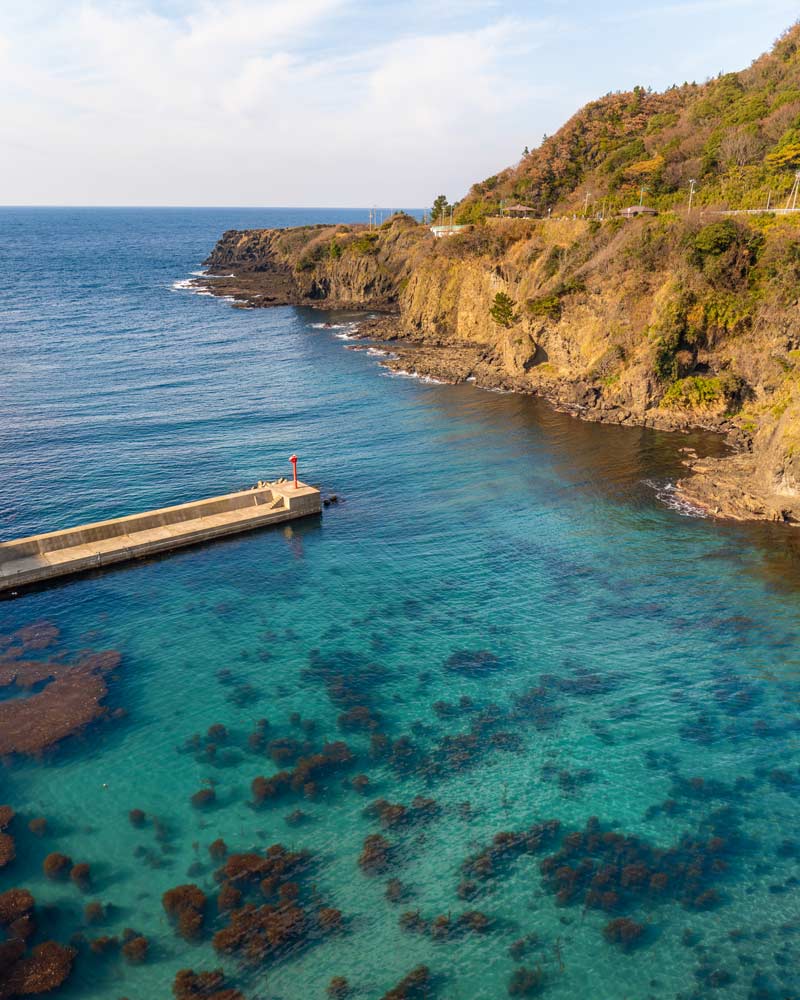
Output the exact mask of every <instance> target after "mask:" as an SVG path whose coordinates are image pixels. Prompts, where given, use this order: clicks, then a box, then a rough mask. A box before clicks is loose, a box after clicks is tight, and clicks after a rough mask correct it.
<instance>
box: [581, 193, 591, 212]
mask: <svg viewBox="0 0 800 1000" xmlns="http://www.w3.org/2000/svg"><path fill="white" fill-rule="evenodd" d="M591 196H592V192H591V191H587V192H586V197H585V198H584V199H583V217H584V219H585V218H586V213H587V212H588V211H589V199H590V198H591Z"/></svg>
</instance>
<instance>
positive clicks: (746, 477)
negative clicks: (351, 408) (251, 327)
mask: <svg viewBox="0 0 800 1000" xmlns="http://www.w3.org/2000/svg"><path fill="white" fill-rule="evenodd" d="M798 41H800V28H798V27H795V28H793V29H792V30H791V31H790V32H789V33H787V34H786V35H785V36H784V37H783V38H782V39H781V40H780V41H779V42H778V44H777V46H776V48H775V50H774V51H773V52H772V53H770V54H769V55H768V56H764V57H762V58H761V59H759V60H758V61H757V62H756V63H755V64H754V65H753V66H752V67H751V68H750V69H749V70H747V71H745V72H744V73H741V74H735V75H732V76H729V77H721V78H720V79H719V80H715V81H712V82H711V83H709V84H706V85H703V86H699V87H698V86H694V85H691V86H687V87H682V88H677V89H675V90H671V91H668V92H667V93H666V94H663V95H652V94H646V93H644V92H641V91H640V92H637V93H635V94H633V95H612V96H611V97H608V98H604V99H603V100H602V101H599V102H596V103H595V104H592V105H589V106H588V107H587V108H585V109H584V110H583V111H581V112H580V113H579V114H578V115H576V116H575V117H574V118H573V119H572V120H571V121H570V122H569V123H568V124H567V125H566V126H565V127H564V129H562V130H561V131H560V132H559V133H558V134H557V135H556V136H554V137H553V138H552V139H551V140H548V141H547V142H546V143H544V144H543V146H542V147H541V149H539V150H537V151H535V152H534V153H533V154H531V155H530V157H527V158H526V159H525V161H524V162H523V163H522V164H520V165H519V166H518V167H517V168H514V169H513V170H509V171H506V172H505V173H503V174H501V175H498V178H497V179H495V180H492V185H493V187H492V192H493V196H494V195H495V194H500V193H503V194H504V195H505V196H507V197H513V198H514V199H515V200H516V199H517V198H518V197H519V196H520V194H521V193H522V192H521V189H520V188H519V187H518V185H520V184H523V183H524V184H528V185H529V186H528V187H527V188H525V191H524V195H523V196H524V197H525V199H526V201H527V202H535V203H536V204H538V205H539V207H540V209H542V210H544V208H545V206H546V207H548V208H554V211H553V215H552V218H543V219H540V220H535V219H531V220H522V219H520V220H513V219H503V218H496V217H491V215H490V214H488V213H490V211H491V203H490V202H488V201H487V200H486V195H485V194H483V193H481V192H482V191H483V190H484V189H485V185H486V183H487V182H484V185H476V187H475V188H473V190H472V192H471V193H470V195H469V196H468V197H467V199H465V201H464V202H462V204H461V206H460V213H461V217H462V218H464V217H467V216H468V215H469V214H470V213H472V215H473V216H474V218H475V219H476V220H478V221H476V222H474V223H472V224H470V225H468V226H467V228H465V229H463V230H462V231H460V232H459V233H457V234H456V235H452V236H449V237H447V238H444V239H435V238H434V236H433V235H432V233H431V232H430V230H429V229H428V228H427V227H425V226H422V225H420V224H418V223H417V222H415V220H413V219H411V218H410V217H408V216H404V215H398V216H394V217H392V218H391V219H390V220H388V221H387V222H386V223H384V224H383V226H381V227H380V228H378V229H376V230H369V229H367V228H366V227H363V226H315V227H303V228H298V229H292V230H272V231H270V230H254V231H249V232H241V233H240V232H235V231H233V232H229V233H226V234H225V235H224V236H223V238H222V239H221V240H220V242H219V243H218V245H217V247H216V248H215V249H214V252H213V253H212V255H211V256H210V257H209V259H208V261H207V262H206V263H207V265H208V266H209V269H210V271H211V273H212V274H215V275H219V276H221V275H230V274H231V273H233V275H234V276H233V277H217V278H215V279H214V280H212V281H208V282H206V285H207V287H208V288H209V289H210V290H212V291H214V292H215V293H216V294H224V295H231V296H233V297H234V298H235V299H237V300H239V303H240V304H244V305H249V306H263V305H278V304H282V303H295V304H306V305H319V306H325V307H331V306H337V307H341V306H344V307H348V308H364V309H376V308H378V309H381V310H383V311H385V312H387V313H389V314H390V315H389V316H388V317H387V318H385V319H383V320H381V321H379V322H377V323H371V324H369V332H370V333H371V334H372V335H373V336H375V337H377V338H384V339H395V340H397V339H402V344H400V345H399V346H398V348H397V352H398V355H399V357H398V359H397V360H396V361H393V362H390V364H393V365H394V366H395V367H403V368H405V369H410V370H417V371H419V372H420V373H429V374H434V375H439V376H441V377H444V378H447V379H450V380H456V381H457V380H462V379H466V378H472V379H475V380H476V381H477V382H478V383H479V384H481V385H486V386H497V387H504V388H507V389H512V390H515V391H521V392H531V393H536V394H539V395H542V396H544V397H546V398H548V399H550V400H551V401H553V402H554V403H556V404H557V405H559V406H561V407H563V408H566V409H568V410H570V412H573V413H575V414H576V415H577V416H580V417H581V418H583V419H589V420H602V421H606V422H613V423H621V424H640V425H645V426H651V427H659V428H664V429H669V430H682V429H686V428H689V427H703V428H708V429H711V430H715V431H719V432H721V433H725V434H727V435H728V436H729V439H730V441H731V442H732V443H733V444H734V445H735V447H736V449H737V451H736V453H735V454H734V455H732V456H730V457H729V458H726V459H722V460H718V461H714V462H712V461H710V460H709V461H699V460H695V461H693V462H692V466H693V471H694V475H692V476H691V477H690V478H689V479H687V481H686V482H685V483H684V484H683V486H682V488H683V492H684V494H685V495H686V496H687V497H688V498H690V499H692V500H694V501H695V502H696V503H698V504H700V505H702V506H703V507H705V508H706V509H708V510H710V511H712V512H714V513H719V514H721V515H726V516H730V517H739V518H750V517H755V518H767V519H772V520H782V521H787V522H791V523H800V326H798V305H800V217H798V215H775V214H773V213H766V212H762V213H758V214H753V215H739V216H724V215H720V214H718V213H717V212H715V211H714V210H712V209H711V208H710V207H709V204H710V203H714V204H719V203H721V202H722V201H724V200H725V199H724V198H723V194H724V193H725V192H727V194H728V195H731V193H732V192H733V191H734V188H735V185H736V184H739V189H738V190H741V191H743V192H745V194H743V195H742V199H743V201H744V202H745V203H746V200H747V199H748V198H750V197H756V195H755V194H753V192H758V191H759V190H762V188H763V187H764V186H765V185H767V186H768V185H772V186H773V187H772V190H773V191H776V192H777V191H781V192H782V193H783V194H784V195H785V193H786V191H787V190H788V188H789V187H790V186H791V183H792V181H793V178H794V174H795V168H796V166H797V165H798V164H800V140H798V142H797V143H796V149H793V140H792V136H793V135H795V134H797V135H800V132H797V133H795V132H794V131H793V130H794V129H800V86H799V87H798V89H797V90H793V89H792V86H793V81H795V80H798V79H799V76H798V74H799V73H800V70H799V69H798V66H799V65H800V54H798ZM753 102H755V105H757V107H758V108H759V109H760V111H759V112H758V115H756V116H755V117H753V115H754V114H755V112H753V111H752V107H753V106H755V105H754V104H753ZM634 105H635V106H634ZM747 108H750V109H751V111H749V112H746V109H747ZM614 109H616V111H615V110H614ZM626 109H627V110H626ZM748 115H749V116H750V117H748ZM745 118H746V120H745ZM654 123H655V125H654ZM743 129H744V130H745V133H746V134H747V135H749V136H751V138H752V139H753V143H754V145H753V147H752V148H753V149H756V148H757V149H758V154H757V156H756V154H755V153H752V154H749V155H752V157H753V158H754V161H753V162H752V163H743V164H739V165H735V166H733V165H730V164H729V163H727V161H726V159H725V157H726V156H727V155H728V154H727V152H723V151H726V150H730V149H731V148H733V145H734V141H733V140H734V138H735V137H741V135H743V134H745V133H743V132H742V130H743ZM712 140H713V143H712ZM636 143H640V144H641V145H637V146H636V148H637V149H639V150H640V153H641V150H642V149H644V153H641V156H642V158H641V159H640V160H638V161H631V162H633V163H637V164H639V165H641V163H645V162H650V161H653V160H656V159H658V161H659V162H658V166H657V169H655V168H653V173H652V175H651V182H650V185H649V186H650V188H651V203H653V202H655V203H657V204H658V205H659V207H660V209H661V214H659V215H658V216H653V217H649V218H640V219H633V220H627V219H624V218H620V217H619V216H615V215H613V214H612V213H610V212H608V211H607V212H606V214H605V216H604V218H602V219H598V218H591V217H588V218H584V217H583V216H582V213H579V212H578V211H571V210H570V209H571V207H577V206H578V205H580V206H581V208H582V206H583V204H584V203H585V193H584V190H585V188H586V187H587V186H589V185H591V187H592V190H593V191H597V192H598V194H599V193H600V192H601V191H603V190H605V191H606V192H607V194H606V197H607V198H608V199H613V198H617V199H619V203H620V204H626V203H628V202H629V200H630V199H629V195H630V191H631V190H632V186H634V178H636V181H635V183H636V184H637V185H639V186H641V179H642V176H643V174H642V173H641V170H640V169H639V167H637V171H638V172H636V171H635V172H633V173H632V172H631V169H630V166H626V165H625V164H626V162H627V161H625V156H629V155H630V156H632V153H626V154H625V156H622V151H623V150H625V149H628V148H629V147H631V146H632V145H633V144H636ZM714 143H715V144H716V145H715V146H714V148H716V149H717V150H718V155H717V159H716V161H714V162H712V158H711V157H710V156H709V157H706V154H707V153H709V151H710V150H711V148H712V145H713V144H714ZM662 161H663V162H662ZM698 164H700V165H701V166H702V165H703V164H706V168H704V169H705V172H704V173H703V172H701V171H700V170H699V169H697V168H698ZM611 165H615V166H614V169H611ZM697 174H701V177H702V179H703V180H702V187H701V188H700V189H699V190H698V198H699V200H700V202H701V204H700V206H699V207H698V208H697V209H696V210H695V211H693V212H692V213H691V215H689V214H687V212H686V210H685V206H684V205H682V206H681V210H680V211H675V210H671V209H670V205H672V204H674V203H676V202H677V201H678V200H679V199H680V198H684V199H685V193H681V188H682V185H683V182H684V179H685V178H686V177H688V176H696V175H697ZM737 178H738V180H737ZM654 179H655V180H654ZM601 183H604V184H605V185H606V187H605V188H602V187H601ZM659 185H660V186H659ZM758 185H761V187H759V186H758ZM637 190H638V188H637ZM656 192H657V193H656ZM713 192H716V193H715V194H714V193H713ZM759 197H760V195H759ZM773 197H775V195H773ZM537 199H539V201H537ZM637 200H638V199H637ZM764 201H766V195H765V196H764ZM739 203H742V202H741V201H740V202H739ZM588 214H589V215H590V216H591V213H588ZM365 329H366V325H365Z"/></svg>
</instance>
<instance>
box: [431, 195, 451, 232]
mask: <svg viewBox="0 0 800 1000" xmlns="http://www.w3.org/2000/svg"><path fill="white" fill-rule="evenodd" d="M449 221H450V203H449V202H448V200H447V196H446V195H444V194H440V195H439V196H438V197H437V198H436V200H435V201H434V203H433V208H432V209H431V224H432V225H434V226H438V225H441V224H442V223H446V222H449Z"/></svg>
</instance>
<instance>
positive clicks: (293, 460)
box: [289, 455, 297, 489]
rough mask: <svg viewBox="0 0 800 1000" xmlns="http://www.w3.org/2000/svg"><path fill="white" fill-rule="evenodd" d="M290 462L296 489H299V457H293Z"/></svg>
mask: <svg viewBox="0 0 800 1000" xmlns="http://www.w3.org/2000/svg"><path fill="white" fill-rule="evenodd" d="M289 461H290V462H291V463H292V473H293V475H294V488H295V489H297V455H292V457H291V458H290V459H289Z"/></svg>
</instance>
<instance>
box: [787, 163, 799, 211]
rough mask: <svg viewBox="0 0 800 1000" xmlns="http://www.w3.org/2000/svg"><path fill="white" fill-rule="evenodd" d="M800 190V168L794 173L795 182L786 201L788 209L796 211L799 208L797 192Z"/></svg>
mask: <svg viewBox="0 0 800 1000" xmlns="http://www.w3.org/2000/svg"><path fill="white" fill-rule="evenodd" d="M798 190H800V170H798V171H797V173H796V174H795V175H794V184H793V185H792V190H791V191H790V192H789V200H788V201H787V202H786V210H787V211H789V210H790V209H791V211H794V210H795V209H796V208H797V192H798Z"/></svg>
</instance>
